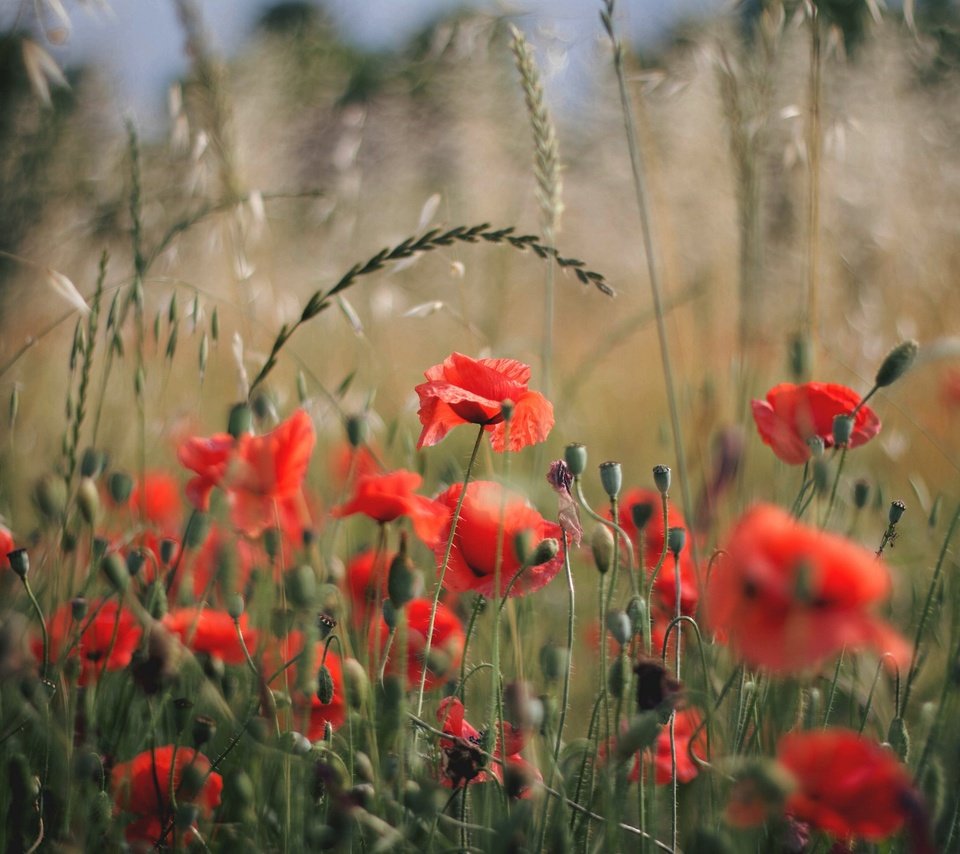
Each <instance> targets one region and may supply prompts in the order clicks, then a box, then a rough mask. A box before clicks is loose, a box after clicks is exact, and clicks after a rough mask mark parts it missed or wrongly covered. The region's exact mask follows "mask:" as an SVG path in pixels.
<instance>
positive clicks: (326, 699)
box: [317, 664, 333, 706]
mask: <svg viewBox="0 0 960 854" xmlns="http://www.w3.org/2000/svg"><path fill="white" fill-rule="evenodd" d="M317 699H318V700H319V701H320V702H321V703H323V705H325V706H329V705H330V704H331V703H332V702H333V675H332V674H331V673H330V668H329V667H327V665H326V664H324V665H323V666H321V668H320V670H319V671H318V672H317Z"/></svg>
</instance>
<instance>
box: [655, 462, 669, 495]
mask: <svg viewBox="0 0 960 854" xmlns="http://www.w3.org/2000/svg"><path fill="white" fill-rule="evenodd" d="M653 482H654V485H655V486H656V487H657V489H658V490H659V492H660V494H661V495H666V494H667V493H668V492H669V491H670V468H669V466H654V467H653Z"/></svg>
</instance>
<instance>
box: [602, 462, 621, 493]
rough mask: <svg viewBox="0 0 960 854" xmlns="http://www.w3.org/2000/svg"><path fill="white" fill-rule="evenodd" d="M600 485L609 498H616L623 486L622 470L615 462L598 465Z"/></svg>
mask: <svg viewBox="0 0 960 854" xmlns="http://www.w3.org/2000/svg"><path fill="white" fill-rule="evenodd" d="M600 483H601V485H602V486H603V489H604V492H606V493H607V495H608V496H610V498H611V499H612V498H616V497H617V496H618V495H619V494H620V488H621V487H622V486H623V470H622V469H621V467H620V463H618V462H616V460H608V461H607V462H605V463H600Z"/></svg>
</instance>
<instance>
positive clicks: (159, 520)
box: [128, 471, 181, 532]
mask: <svg viewBox="0 0 960 854" xmlns="http://www.w3.org/2000/svg"><path fill="white" fill-rule="evenodd" d="M142 487H143V489H142V492H143V497H142V498H141V484H139V483H138V484H135V485H134V487H133V491H132V492H131V493H130V500H129V502H128V505H129V507H130V508H131V509H133V510H134V511H136V512H139V511H140V507H141V503H142V506H143V511H144V517H145V518H146V520H147V521H148V522H149V523H150V524H151V525H153V526H154V527H156V528H159V529H161V530H162V531H164V532H168V531H169V532H175V531H177V529H178V528H179V526H180V509H181V508H180V484H179V483H178V482H177V479H176V478H175V477H173V475H170V474H167V473H166V472H162V471H151V472H147V474H146V476H145V477H144V479H143V484H142Z"/></svg>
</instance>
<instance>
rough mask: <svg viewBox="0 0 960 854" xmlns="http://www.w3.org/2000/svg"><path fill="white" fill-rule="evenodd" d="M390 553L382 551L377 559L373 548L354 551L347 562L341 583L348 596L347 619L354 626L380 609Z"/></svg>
mask: <svg viewBox="0 0 960 854" xmlns="http://www.w3.org/2000/svg"><path fill="white" fill-rule="evenodd" d="M395 557H396V554H394V553H392V552H391V553H388V554H382V555H380V559H379V560H377V550H376V549H364V550H363V551H362V552H358V553H357V554H355V555H354V556H353V557H352V558H351V559H350V562H349V563H348V564H347V571H346V574H345V579H344V580H345V582H346V587H347V594H348V595H349V597H350V605H351V607H350V618H351V622H352V623H353V625H354V626H356V627H358V628H359V627H360V626H363V625H365V624H367V623H369V622H370V620H371V618H372V617H374V616H375V615H376V614H378V613H379V611H380V603H381V602H382V601H383V600H384V599H385V598H386V597H387V575H388V574H389V571H390V564H391V563H392V562H393V559H394V558H395Z"/></svg>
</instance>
